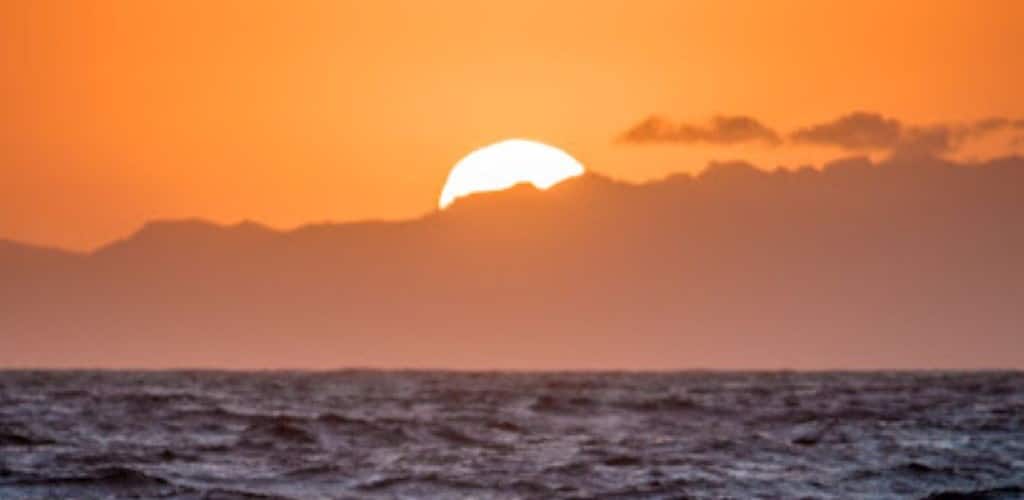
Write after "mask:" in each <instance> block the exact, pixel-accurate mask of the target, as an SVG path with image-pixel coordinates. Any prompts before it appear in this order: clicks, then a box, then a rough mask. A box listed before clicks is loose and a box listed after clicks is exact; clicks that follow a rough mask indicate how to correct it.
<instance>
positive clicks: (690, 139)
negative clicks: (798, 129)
mask: <svg viewBox="0 0 1024 500" xmlns="http://www.w3.org/2000/svg"><path fill="white" fill-rule="evenodd" d="M621 140H622V141H624V142H630V143H652V142H671V143H679V144H695V143H706V144H719V145H733V144H739V143H743V142H761V143H764V144H768V145H772V146H774V145H778V144H781V143H782V139H781V138H780V137H779V134H778V133H777V132H775V131H774V130H772V129H770V128H768V127H766V126H765V125H763V124H762V123H761V122H759V121H757V120H755V119H754V118H751V117H749V116H716V117H714V118H712V119H711V121H710V122H709V123H707V124H706V125H693V124H688V123H678V124H677V123H672V122H670V121H668V120H666V119H664V118H662V117H659V116H651V117H648V118H647V119H646V120H644V121H642V122H640V123H638V124H636V125H634V126H633V127H632V128H630V129H629V130H627V131H626V133H624V134H623V135H622V137H621Z"/></svg>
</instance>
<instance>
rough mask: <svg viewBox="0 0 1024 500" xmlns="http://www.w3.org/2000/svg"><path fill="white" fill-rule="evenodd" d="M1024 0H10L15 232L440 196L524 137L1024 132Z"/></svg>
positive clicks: (0, 71)
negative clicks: (457, 175)
mask: <svg viewBox="0 0 1024 500" xmlns="http://www.w3.org/2000/svg"><path fill="white" fill-rule="evenodd" d="M1022 21H1024V3H1022V2H1016V1H994V0H992V1H977V2H968V1H962V2H951V1H933V2H927V3H922V2H909V1H908V2H898V1H897V2H892V1H884V2H873V1H864V2H849V3H843V4H840V3H839V2H813V1H811V2H797V1H777V2H760V1H751V2H737V1H721V2H719V1H709V2H697V1H693V2H681V1H670V2H653V1H642V2H595V1H583V2H569V1H559V2H550V1H517V2H475V1H466V2H447V1H446V2H442V1H436V2H419V1H407V2H396V1H379V2H314V1H308V2H297V3H296V2H229V1H218V2H188V1H182V2H130V1H125V2H116V1H102V0H101V1H95V2H86V1H71V2H67V1H57V0H40V1H36V2H3V3H0V238H8V239H13V240H16V241H22V242H30V243H35V244H40V245H52V246H58V247H62V248H69V249H76V250H88V249H93V248H96V247H98V246H100V245H103V244H105V243H108V242H110V241H112V240H115V239H117V238H121V237H124V236H125V235H127V234H128V233H130V232H132V231H134V230H135V229H137V228H138V227H140V226H142V225H143V224H144V223H145V222H146V221H149V220H153V219H173V218H183V217H198V218H203V219H208V220H211V221H215V222H220V223H233V222H237V221H241V220H254V221H259V222H261V223H265V224H268V225H270V226H272V227H277V228H290V227H295V226H299V225H302V224H306V223H311V222H319V221H349V220H362V219H401V218H408V217H416V216H419V215H422V214H425V213H429V212H430V211H432V210H436V206H437V199H438V195H439V193H440V191H441V187H442V185H443V184H444V182H445V178H446V175H447V173H448V171H449V169H450V168H451V167H452V166H453V165H454V164H455V163H456V162H457V161H458V160H459V159H460V158H462V157H463V156H464V155H466V154H467V153H469V152H470V151H472V150H473V149H475V148H478V147H481V146H483V145H486V144H489V143H492V142H495V141H498V140H502V139H506V138H511V137H525V138H532V139H537V140H541V141H543V142H546V143H549V144H552V145H555V146H558V147H560V148H562V149H564V150H565V151H567V152H569V153H570V154H572V155H573V156H574V157H576V158H577V159H579V160H580V161H581V162H582V163H583V164H584V165H585V166H586V167H587V168H588V169H591V170H594V171H597V172H600V173H602V174H605V175H608V176H611V177H613V178H617V179H623V180H628V181H633V182H642V181H646V180H653V179H658V178H661V177H664V176H666V175H669V174H671V173H673V172H695V171H699V170H700V169H702V168H704V167H705V166H706V165H707V164H708V162H710V161H716V160H734V159H743V160H748V161H751V162H754V163H756V164H758V165H760V166H762V167H763V168H774V167H777V166H780V165H783V166H791V167H792V166H799V165H803V164H815V165H820V164H822V163H824V162H826V161H828V160H830V159H834V158H837V157H842V156H848V155H860V154H867V155H872V156H879V155H886V154H890V153H892V152H894V151H903V150H914V151H918V152H920V151H926V152H927V153H928V154H936V155H943V156H951V157H957V158H960V159H968V160H969V159H972V158H985V157H992V156H999V155H1005V154H1014V153H1016V154H1020V153H1024V140H1022V137H1024V122H1021V121H1020V120H1021V119H1024V98H1022V97H1021V90H1020V89H1021V88H1024V58H1022V57H1021V56H1020V26H1021V23H1022Z"/></svg>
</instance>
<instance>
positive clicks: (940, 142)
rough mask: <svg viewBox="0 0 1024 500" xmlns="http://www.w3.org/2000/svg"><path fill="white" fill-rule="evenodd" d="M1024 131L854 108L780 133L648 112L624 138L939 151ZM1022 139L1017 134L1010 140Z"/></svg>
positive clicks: (744, 120)
mask: <svg viewBox="0 0 1024 500" xmlns="http://www.w3.org/2000/svg"><path fill="white" fill-rule="evenodd" d="M1017 130H1021V131H1024V119H1016V120H1014V119H1010V118H1006V117H990V118H986V119H983V120H978V121H976V122H973V123H966V124H965V123H938V124H931V125H919V124H907V123H904V122H903V121H901V120H899V119H896V118H893V117H889V116H885V115H883V114H881V113H876V112H867V111H855V112H852V113H849V114H846V115H843V116H840V117H838V118H836V119H834V120H831V121H827V122H823V123H816V124H811V125H808V126H805V127H800V128H797V129H796V130H794V131H792V132H790V133H789V134H783V133H780V132H778V131H777V130H775V129H773V128H770V127H768V126H766V125H764V124H763V123H762V122H761V121H759V120H757V119H756V118H753V117H749V116H742V115H738V116H716V117H714V118H712V119H711V121H710V122H709V123H708V124H706V125H694V124H689V123H673V122H671V121H669V120H667V119H665V118H663V117H660V116H651V117H648V118H647V119H645V120H643V121H641V122H640V123H637V124H636V125H634V126H633V127H631V128H629V129H628V130H627V131H626V132H625V133H623V134H622V135H621V137H620V140H621V141H622V142H626V143H633V144H643V143H676V144H695V143H706V144H715V145H726V146H728V145H735V144H739V143H756V142H760V143H763V144H767V145H771V146H778V145H780V144H783V143H789V144H793V145H802V144H803V145H806V144H809V145H817V146H827V147H834V148H838V149H841V150H843V151H847V152H858V153H862V152H872V151H889V152H893V153H912V154H923V155H933V156H940V155H944V154H949V153H953V152H956V151H957V150H959V149H960V148H961V147H962V146H963V145H964V144H965V143H967V142H969V141H972V140H978V139H982V138H984V137H987V136H990V135H992V134H996V133H1001V132H1006V131H1017ZM1017 142H1020V138H1019V137H1018V138H1017V139H1015V140H1014V142H1013V143H1011V145H1012V144H1016V143H1017Z"/></svg>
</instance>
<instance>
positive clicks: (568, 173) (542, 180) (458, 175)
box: [438, 139, 583, 208]
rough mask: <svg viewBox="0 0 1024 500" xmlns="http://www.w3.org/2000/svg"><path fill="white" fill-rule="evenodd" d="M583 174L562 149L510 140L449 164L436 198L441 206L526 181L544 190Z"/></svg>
mask: <svg viewBox="0 0 1024 500" xmlns="http://www.w3.org/2000/svg"><path fill="white" fill-rule="evenodd" d="M582 173H583V165H581V164H580V162H578V161H576V159H575V158H573V157H572V156H570V155H569V154H568V153H566V152H565V151H562V150H561V149H558V148H556V147H553V146H549V145H547V144H543V143H540V142H536V141H529V140H525V139H509V140H505V141H501V142H497V143H494V144H491V145H489V146H485V147H482V148H480V149H477V150H475V151H473V152H472V153H470V154H468V155H466V156H465V157H464V158H463V159H461V160H459V162H458V163H456V164H455V166H454V167H452V171H451V172H450V173H449V174H448V180H447V182H445V185H444V189H443V190H442V191H441V199H440V200H439V201H438V206H439V207H440V208H445V207H447V206H448V205H450V204H451V203H452V202H453V201H455V199H456V198H460V197H462V196H466V195H468V194H473V193H479V192H483V191H498V190H501V189H506V188H509V187H512V186H514V185H516V184H520V183H524V182H529V183H530V184H533V185H534V186H536V187H537V188H538V189H547V188H549V187H551V186H553V185H555V184H558V183H559V182H562V181H563V180H565V179H568V178H570V177H575V176H577V175H580V174H582Z"/></svg>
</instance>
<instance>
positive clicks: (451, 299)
mask: <svg viewBox="0 0 1024 500" xmlns="http://www.w3.org/2000/svg"><path fill="white" fill-rule="evenodd" d="M1022 186H1024V159H1022V158H1020V157H1007V158H1001V159H996V160H991V161H988V162H984V163H977V164H957V163H953V162H949V161H945V160H941V159H937V158H932V157H927V156H900V155H897V156H894V157H891V158H889V159H886V160H883V161H881V162H878V163H873V162H871V161H870V160H868V159H866V158H849V159H844V160H840V161H836V162H833V163H830V164H828V165H826V166H825V167H824V168H823V169H820V170H816V169H811V168H801V169H796V170H785V169H780V170H775V171H770V172H769V171H761V170H757V169H755V168H754V167H753V166H751V165H749V164H745V163H740V162H732V163H716V164H712V165H710V166H709V167H708V168H707V169H706V170H705V171H704V172H702V173H701V174H699V175H696V176H691V175H675V176H671V177H668V178H665V179H663V180H660V181H656V182H650V183H646V184H639V185H634V184H627V183H622V182H617V181H614V180H612V179H609V178H606V177H603V176H600V175H597V174H592V173H588V174H585V175H583V176H580V177H577V178H573V179H569V180H567V181H565V182H563V183H561V184H559V185H556V186H554V187H552V188H551V189H549V190H546V191H538V190H537V189H535V188H533V187H532V186H529V185H519V186H516V187H514V188H511V189H508V190H505V191H500V192H492V193H481V194H476V195H471V196H468V197H465V198H461V199H459V200H457V201H456V202H455V203H454V204H453V205H452V206H451V207H449V208H448V209H446V210H444V211H438V212H433V213H430V214H427V215H425V216H423V217H421V218H418V219H414V220H407V221H399V222H361V223H349V224H320V225H310V226H305V227H301V228H298V229H294V230H290V231H277V230H273V229H270V228H267V227H264V226H261V225H258V224H255V223H251V222H246V223H242V224H238V225H232V226H221V225H215V224H211V223H208V222H204V221H201V220H182V221H159V222H152V223H149V224H147V225H145V226H144V227H143V228H142V229H141V230H139V231H138V232H136V233H135V234H132V235H131V236H129V237H127V238H125V239H124V240H121V241H116V242H113V243H111V244H109V245H107V246H105V247H102V248H100V249H98V250H96V251H95V252H91V253H73V252H64V251H60V250H54V249H46V248H40V247H33V246H28V245H21V244H18V243H13V242H0V276H3V278H4V279H3V281H2V283H0V344H2V345H3V346H5V347H4V349H0V365H3V366H45V367H110V368H116V367H142V368H164V367H226V368H338V367H351V366H358V367H410V368H418V367H437V368H474V369H519V368H522V369H678V368H765V369H775V368H795V369H835V368H851V369H862V368H863V369H876V368H1024V349H1021V342H1022V340H1024V338H1022V334H1024V260H1022V258H1021V256H1022V255H1024V223H1022V220H1021V216H1022V214H1024V191H1022Z"/></svg>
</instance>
